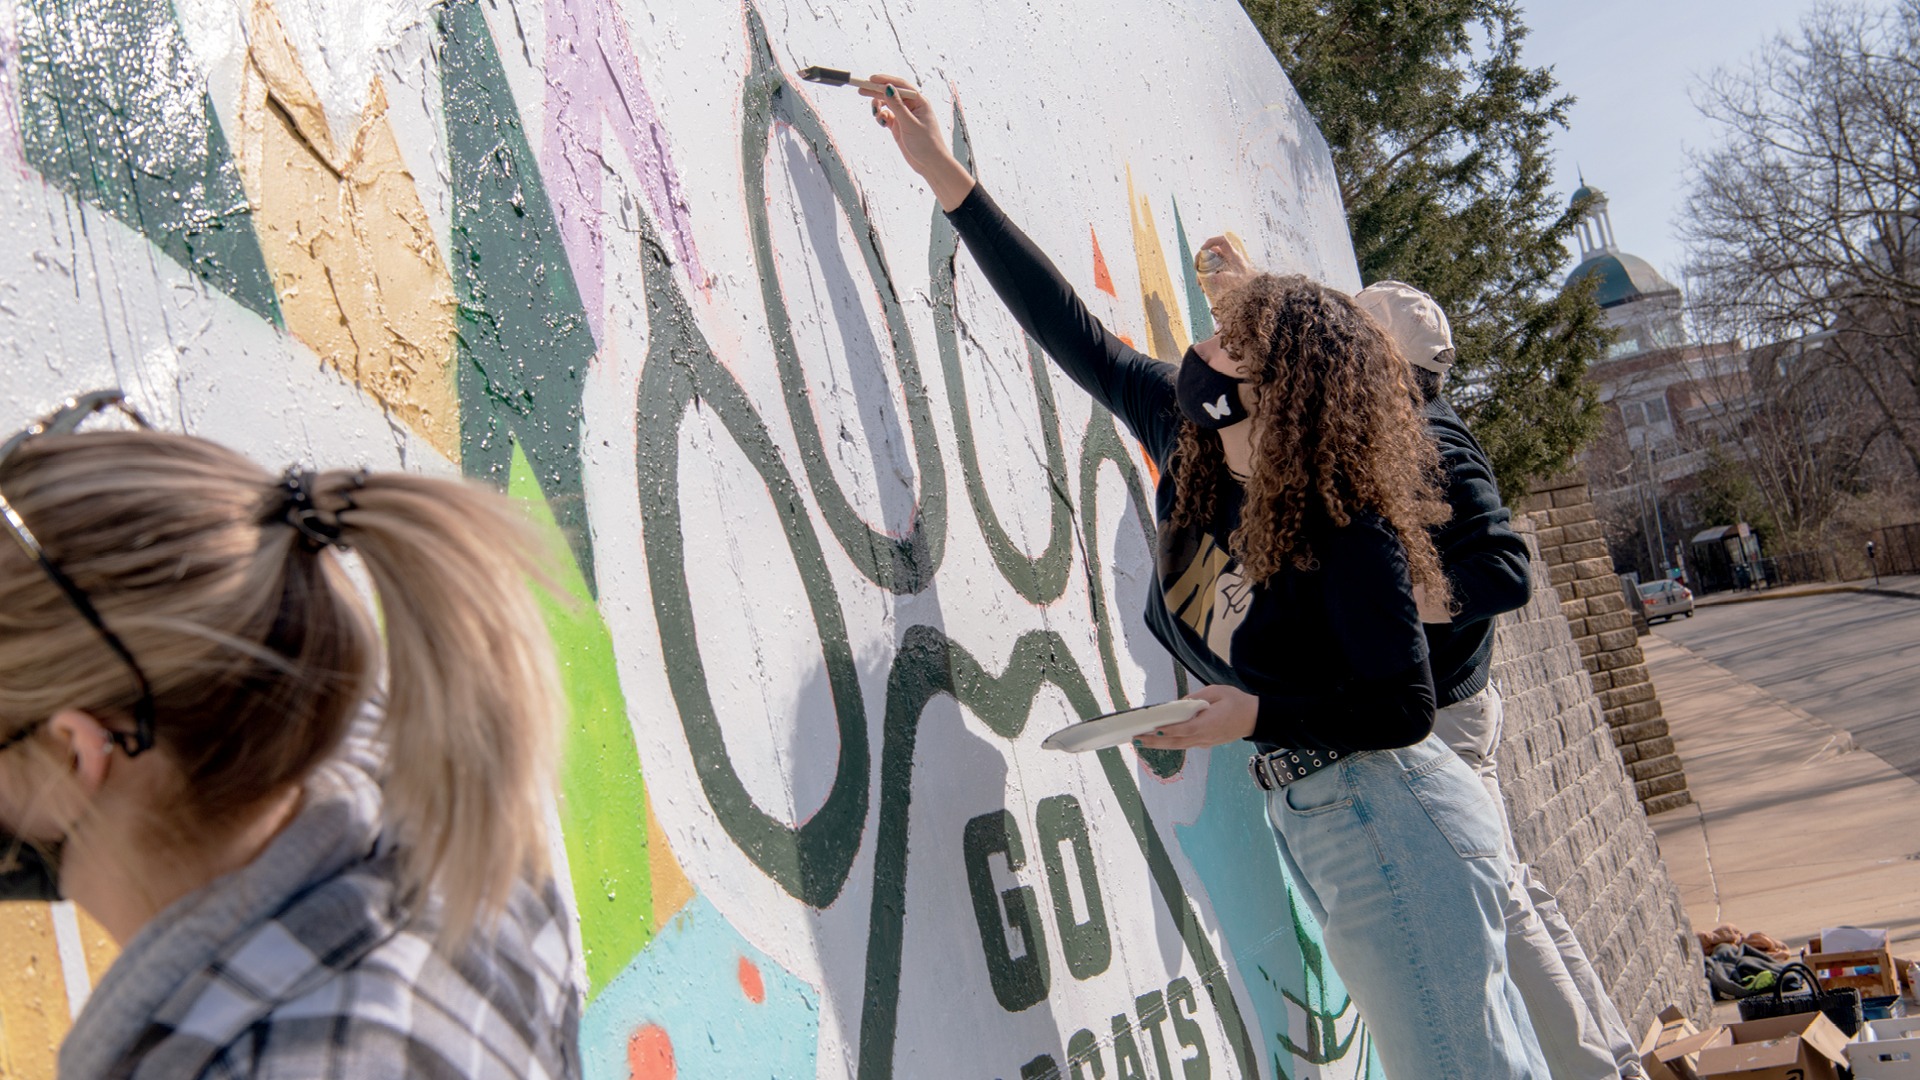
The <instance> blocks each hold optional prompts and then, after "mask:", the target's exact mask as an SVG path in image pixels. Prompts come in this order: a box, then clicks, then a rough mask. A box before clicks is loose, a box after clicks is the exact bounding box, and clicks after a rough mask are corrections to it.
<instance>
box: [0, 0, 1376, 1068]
mask: <svg viewBox="0 0 1920 1080" xmlns="http://www.w3.org/2000/svg"><path fill="white" fill-rule="evenodd" d="M816 63H817V64H826V65H831V66H851V67H854V68H857V69H861V70H893V71H897V72H900V73H902V74H904V75H907V76H909V77H911V78H913V79H915V80H917V81H918V82H919V83H920V84H921V85H923V86H926V87H929V88H930V91H931V92H932V94H933V95H934V97H935V98H936V99H937V100H938V102H939V109H940V115H941V117H942V123H943V124H945V125H947V126H948V127H949V128H950V130H951V132H952V135H953V138H954V140H955V142H956V144H957V146H958V147H959V148H960V150H961V152H962V153H963V154H966V155H968V156H969V157H970V159H971V160H972V161H973V162H974V163H975V164H976V165H977V168H978V171H979V173H980V175H981V176H982V177H983V179H984V181H985V183H987V184H988V185H989V186H991V187H992V188H993V189H994V191H995V192H996V194H997V196H998V197H999V199H1000V200H1001V201H1002V203H1003V204H1005V205H1006V206H1007V207H1008V208H1009V210H1010V211H1011V212H1012V213H1014V214H1015V215H1016V216H1017V218H1018V219H1020V220H1021V221H1022V222H1023V223H1024V224H1025V225H1026V226H1027V227H1028V228H1029V229H1030V231H1032V232H1033V234H1034V235H1035V237H1036V238H1037V239H1038V240H1039V242H1040V243H1041V244H1042V245H1043V246H1044V247H1045V248H1046V249H1047V250H1049V251H1050V252H1051V253H1052V254H1053V256H1054V257H1055V259H1056V260H1057V261H1058V262H1059V263H1060V264H1061V266H1062V267H1063V268H1064V270H1065V271H1066V273H1067V274H1068V276H1069V277H1070V278H1072V279H1073V280H1074V281H1075V282H1076V284H1077V285H1078V286H1079V287H1080V289H1081V290H1082V292H1083V293H1084V294H1085V295H1086V296H1087V297H1088V298H1089V301H1090V302H1091V304H1092V305H1093V306H1094V308H1095V309H1096V311H1097V313H1098V314H1099V315H1100V316H1101V317H1102V318H1104V319H1106V320H1107V321H1108V323H1109V325H1111V326H1113V327H1115V328H1116V329H1117V330H1118V331H1119V332H1122V333H1124V334H1126V335H1128V336H1129V337H1130V338H1131V339H1132V340H1134V341H1136V342H1138V343H1140V344H1142V345H1143V347H1146V348H1148V349H1149V350H1150V351H1152V352H1153V353H1155V354H1156V355H1159V356H1161V357H1163V358H1166V359H1174V358H1176V357H1177V356H1178V354H1179V352H1180V351H1182V350H1183V349H1184V348H1185V346H1186V344H1187V343H1188V342H1189V341H1191V340H1193V339H1194V338H1196V337H1201V336H1205V335H1206V334H1209V333H1210V332H1211V326H1210V320H1209V316H1208V313H1207V310H1206V305H1205V303H1204V300H1203V299H1201V297H1200V296H1199V292H1198V288H1197V285H1196V283H1195V281H1194V279H1193V277H1192V275H1191V272H1190V270H1189V269H1188V268H1189V267H1190V254H1191V249H1192V247H1193V245H1194V244H1195V243H1197V242H1198V240H1199V239H1200V238H1201V237H1202V236H1204V235H1207V234H1209V233H1211V232H1214V231H1219V230H1222V229H1227V228H1232V229H1234V230H1236V231H1238V232H1239V233H1240V234H1242V235H1243V236H1245V237H1247V238H1248V240H1249V242H1250V245H1251V246H1252V247H1253V249H1254V253H1255V255H1256V257H1259V258H1262V259H1264V260H1265V261H1266V262H1267V263H1268V264H1269V265H1271V266H1274V267H1276V268H1282V269H1291V270H1299V271H1303V272H1306V273H1310V274H1314V275H1317V276H1320V277H1322V278H1324V279H1326V280H1328V281H1330V282H1332V283H1333V284H1335V285H1338V286H1342V287H1349V288H1350V287H1353V286H1355V285H1357V284H1358V279H1357V274H1356V271H1355V268H1354V264H1353V260H1352V254H1351V251H1350V249H1349V248H1348V246H1347V241H1346V231H1345V224H1344V220H1343V218H1342V215H1341V212H1340V208H1339V203H1338V196H1337V192H1336V190H1335V187H1334V183H1333V180H1332V177H1331V173H1330V167H1329V164H1328V161H1327V157H1326V154H1325V151H1324V148H1323V147H1322V144H1321V143H1320V141H1319V137H1318V135H1317V134H1316V133H1315V132H1314V130H1313V128H1312V125H1311V123H1310V121H1309V120H1308V119H1307V118H1306V116H1305V115H1304V113H1303V111H1302V109H1301V107H1300V105H1299V102H1298V100H1297V98H1295V96H1294V95H1293V93H1292V91H1291V89H1290V88H1289V87H1288V85H1287V83H1286V81H1285V79H1284V77H1283V76H1282V74H1281V72H1280V70H1279V69H1278V68H1277V66H1275V64H1274V63H1273V61H1272V60H1271V58H1270V56H1269V55H1268V54H1267V52H1266V50H1265V48H1264V47H1263V46H1262V44H1261V43H1260V41H1259V39H1258V38H1257V36H1256V35H1255V34H1254V32H1253V30H1252V29H1251V27H1250V26H1248V25H1247V23H1246V21H1245V18H1244V16H1242V15H1241V13H1240V10H1239V8H1238V6H1237V5H1236V4H1234V3H1233V2H1232V0H1198V2H1196V0H1063V2H1060V3H1055V4H1047V5H1028V4H1008V3H996V2H992V0H947V2H943V3H940V4H928V3H920V2H906V3H884V2H882V0H846V2H835V3H831V4H816V3H803V2H800V0H791V2H783V0H755V2H752V3H748V4H745V5H744V6H743V5H742V4H740V3H736V2H733V0H700V2H698V3H689V2H686V0H453V2H450V3H444V4H439V5H429V4H426V3H423V2H421V0H175V2H174V3H173V4H171V5H169V4H167V3H165V2H164V0H163V2H158V3H156V2H152V0H17V2H15V3H14V4H12V5H10V6H9V7H8V8H7V10H6V11H5V14H4V15H0V82H3V83H4V85H3V86H0V215H4V221H5V224H6V231H7V233H8V239H7V242H6V243H4V244H0V371H4V380H3V381H0V387H3V389H0V422H4V424H5V425H6V426H8V427H12V426H14V425H17V424H20V423H24V422H25V421H26V420H27V419H28V418H29V417H30V416H31V415H32V414H33V413H35V412H37V411H39V410H41V409H42V408H44V407H45V406H47V405H48V404H49V403H51V402H53V401H54V400H56V399H58V398H60V397H62V396H65V395H67V394H69V393H71V392H74V391H76V390H81V389H86V388H91V387H96V386H101V385H121V386H124V387H127V388H128V389H129V390H130V391H131V392H132V393H133V395H134V396H135V397H136V398H137V399H138V401H139V402H140V404H141V405H142V406H143V407H144V408H145V409H146V410H147V411H148V412H149V413H150V415H153V416H155V417H156V418H157V419H158V420H159V421H161V422H162V423H164V424H167V425H169V426H174V427H178V428H184V429H186V430H191V431H195V432H199V433H201V434H205V435H208V436H211V437H213V438H217V439H220V440H223V441H227V442H230V443H233V444H236V445H238V446H240V447H242V448H244V449H246V450H247V451H249V452H250V453H252V454H253V455H254V456H255V457H256V458H258V459H259V460H261V461H262V462H264V463H266V464H268V465H269V466H271V467H276V468H277V467H279V466H280V465H282V464H285V463H288V462H294V461H313V462H321V463H326V464H330V465H333V464H354V463H358V464H365V465H368V466H371V467H375V468H394V467H403V468H410V469H417V470H422V471H427V472H433V473H442V474H455V473H463V474H465V475H468V476H472V477H477V478H481V479H483V480H485V481H487V482H489V483H493V484H496V485H499V486H500V487H502V488H504V489H506V490H508V491H510V492H512V493H513V494H514V495H516V496H517V497H519V498H522V499H524V500H525V502H526V503H527V504H528V506H529V507H530V508H531V509H532V510H533V512H534V513H536V514H537V515H539V516H540V517H541V518H542V519H543V520H545V521H548V522H550V523H551V525H552V527H553V528H554V530H555V534H556V536H557V537H559V538H560V539H561V541H562V543H560V544H558V545H557V547H559V548H560V549H561V550H564V552H566V553H567V554H568V555H569V556H570V559H571V562H570V565H569V567H568V568H567V572H566V575H565V576H566V583H567V584H568V586H569V588H570V589H571V591H572V592H573V593H574V594H575V595H576V597H578V598H579V599H580V600H581V601H583V602H582V603H581V604H578V605H575V606H572V607H569V606H565V605H555V606H554V607H553V609H552V614H551V619H552V625H553V629H554V632H555V636H556V638H557V640H558V642H559V647H560V649H561V651H562V654H563V659H564V661H565V664H566V672H567V679H568V690H569V693H570V695H571V700H572V706H573V717H574V723H573V728H572V732H571V737H570V745H569V756H568V763H567V766H566V768H567V772H566V776H565V781H564V800H563V804H562V805H561V806H560V808H559V820H560V822H561V826H562V832H563V835H564V856H565V857H564V866H565V873H566V875H567V877H568V878H569V879H570V881H571V883H572V885H573V890H574V894H575V896H576V898H577V900H578V902H579V908H580V935H581V943H582V946H583V952H584V956H585V969H586V971H585V973H586V976H587V978H588V981H589V983H590V985H591V997H590V1001H589V1003H588V1007H587V1009H586V1014H585V1022H584V1031H583V1041H584V1044H585V1051H586V1057H587V1062H588V1074H589V1075H590V1076H593V1077H602V1078H604V1077H629V1076H631V1077H635V1078H640V1080H661V1078H666V1077H686V1078H694V1077H722V1076H725V1077H747V1076H769V1077H782V1078H785V1077H800V1076H815V1075H817V1076H821V1077H842V1076H858V1077H862V1078H880V1077H889V1076H902V1077H908V1076H979V1077H999V1078H1013V1077H1022V1078H1032V1077H1073V1078H1076V1080H1106V1078H1109V1077H1111V1078H1114V1080H1127V1078H1139V1080H1147V1078H1156V1080H1171V1078H1173V1077H1181V1078H1185V1080H1197V1078H1201V1077H1208V1076H1217V1077H1253V1076H1265V1077H1289V1078H1298V1077H1313V1076H1324V1077H1343V1078H1344V1077H1359V1076H1367V1075H1372V1074H1375V1073H1376V1072H1377V1069H1376V1068H1375V1066H1374V1065H1373V1064H1372V1062H1371V1058H1370V1055H1369V1053H1368V1052H1367V1040H1366V1036H1365V1033H1364V1030H1363V1029H1362V1028H1361V1027H1360V1026H1359V1025H1358V1023H1357V1018H1356V1016H1355V1013H1354V1010H1353V1009H1352V1007H1351V1005H1350V1003H1349V1001H1348V999H1347V997H1346V994H1345V992H1344V990H1343V989H1342V987H1341V985H1340V983H1339V981H1338V979H1337V977H1336V976H1335V975H1334V973H1333V972H1332V970H1331V969H1330V968H1329V967H1328V966H1327V965H1326V964H1325V963H1324V961H1323V959H1322V957H1321V954H1320V950H1319V946H1318V943H1317V942H1318V938H1317V932H1316V931H1315V929H1314V928H1313V927H1312V926H1311V924H1310V920H1309V919H1308V917H1307V916H1306V915H1305V913H1304V910H1303V908H1302V906H1301V905H1300V904H1299V903H1297V902H1296V901H1295V900H1294V898H1293V897H1292V896H1291V895H1290V893H1289V890H1288V886H1287V884H1286V882H1285V880H1284V878H1283V876H1282V874H1281V871H1280V869H1279V866H1278V863H1277V859H1276V857H1275V855H1274V852H1273V847H1272V841H1271V837H1270V834H1269V833H1268V832H1267V830H1266V827H1265V824H1264V821H1263V819H1262V817H1261V805H1260V801H1259V799H1258V797H1257V795H1258V793H1257V792H1256V791H1255V789H1254V788H1253V787H1252V785H1251V782H1250V781H1249V780H1248V778H1247V776H1246V772H1245V769H1244V767H1243V761H1244V752H1243V751H1242V750H1241V749H1239V748H1236V747H1225V748H1221V749H1220V750H1217V751H1214V752H1212V753H1207V754H1189V755H1183V754H1135V753H1133V752H1131V751H1105V752H1102V753H1100V754H1097V755H1090V756H1086V757H1066V756H1062V755H1057V754H1054V753H1051V752H1048V751H1045V750H1042V749H1041V748H1040V745H1039V744H1040V740H1041V739H1042V738H1043V737H1044V736H1045V735H1047V734H1048V733H1049V732H1051V731H1052V730H1054V729H1055V728H1057V727H1059V726H1061V725H1063V724H1065V723H1067V722H1069V721H1070V720H1072V719H1074V718H1077V717H1082V716H1088V715H1093V714H1096V713H1099V712H1104V711H1107V710H1110V709H1114V708H1118V707H1124V706H1127V705H1130V704H1141V703H1144V702H1148V701H1154V700H1161V699H1165V698H1169V697H1173V696H1176V695H1178V694H1179V693H1181V692H1183V690H1184V688H1185V684H1184V680H1183V678H1182V677H1181V676H1180V675H1179V673H1178V672H1176V671H1175V670H1174V668H1173V666H1172V664H1171V662H1170V661H1169V659H1168V658H1167V657H1166V655H1165V654H1164V653H1163V652H1162V651H1161V650H1160V649H1159V648H1158V647H1157V646H1156V645H1155V644H1154V643H1153V642H1152V640H1151V639H1150V637H1149V636H1148V635H1147V633H1146V631H1145V628H1144V626H1143V624H1142V622H1141V619H1140V614H1139V613H1140V610H1141V606H1142V598H1143V595H1144V593H1143V590H1144V589H1146V588H1147V587H1148V578H1149V572H1148V566H1149V560H1148V555H1147V553H1148V552H1149V551H1150V550H1151V532H1152V528H1153V526H1152V522H1151V519H1150V516H1149V514H1148V512H1147V511H1146V509H1144V507H1145V505H1146V504H1145V498H1146V492H1147V490H1148V488H1149V486H1150V484H1151V477H1152V473H1153V469H1154V465H1153V463H1152V462H1150V461H1147V460H1145V459H1143V457H1142V456H1141V455H1140V453H1139V450H1138V447H1137V446H1136V445H1135V444H1134V443H1133V442H1132V441H1131V439H1130V438H1129V437H1128V436H1126V435H1125V434H1124V433H1123V432H1121V431H1120V430H1119V429H1118V427H1117V426H1116V424H1115V422H1114V420H1113V419H1112V418H1111V417H1110V416H1108V415H1106V414H1105V413H1104V412H1103V411H1100V410H1097V409H1095V408H1093V407H1092V406H1091V405H1090V403H1089V401H1088V400H1087V399H1086V397H1085V396H1084V395H1083V394H1081V393H1080V392H1079V391H1078V390H1077V389H1074V388H1073V387H1071V386H1069V385H1065V384H1063V383H1061V382H1060V381H1059V380H1057V379H1056V378H1055V377H1054V376H1053V375H1052V374H1051V373H1050V372H1049V370H1048V369H1047V367H1046V365H1045V363H1044V362H1043V361H1042V359H1041V358H1040V357H1038V356H1037V355H1036V354H1035V353H1034V351H1033V350H1032V349H1031V348H1030V347H1029V346H1028V344H1027V343H1026V342H1025V341H1024V340H1023V338H1022V335H1021V334H1020V333H1019V331H1018V329H1017V327H1016V326H1015V325H1014V324H1013V322H1012V320H1011V319H1010V318H1009V317H1008V316H1007V315H1006V314H1005V312H1004V311H1003V310H1002V309H1001V307H1000V306H999V305H998V303H997V302H996V301H995V299H994V298H993V296H992V295H991V292H990V291H989V290H988V289H987V287H986V286H985V284H984V282H983V281H982V280H981V279H980V277H979V275H978V273H977V271H976V270H975V269H974V268H973V267H972V266H971V264H970V263H969V261H968V259H967V257H966V255H965V254H964V253H963V252H956V242H955V238H954V236H953V234H952V232H951V231H950V230H949V229H948V227H947V226H946V224H945V221H944V219H943V218H942V217H941V216H940V215H939V214H938V213H937V212H936V210H935V207H934V204H933V201H932V199H931V197H930V196H929V195H928V194H927V193H926V191H925V189H924V187H923V186H922V185H920V184H919V183H918V181H917V180H916V179H915V178H914V177H912V176H911V175H910V174H909V173H908V172H907V171H906V170H905V168H904V167H903V166H902V165H901V164H900V163H899V161H898V159H897V156H896V155H895V153H894V151H893V149H892V147H891V146H890V145H889V141H888V138H887V136H886V135H885V133H883V132H881V131H880V130H879V129H878V128H876V127H874V126H873V125H872V122H871V120H870V119H869V117H868V114H867V110H866V108H865V105H864V103H863V102H861V101H860V100H859V99H857V98H856V97H854V96H853V94H852V92H851V91H849V90H844V89H830V88H823V87H818V86H813V85H810V84H804V83H800V82H798V81H797V79H796V77H795V75H794V72H795V71H796V70H797V69H798V68H800V67H802V66H804V65H807V64H816ZM108 956H109V951H108V950H107V948H106V947H105V945H104V944H103V943H102V942H101V941H100V939H99V935H98V934H97V932H95V931H93V930H91V929H90V928H89V927H88V926H87V925H86V924H85V922H84V919H80V918H76V916H75V914H74V913H73V912H72V910H71V909H70V908H65V907H54V908H51V909H49V908H44V907H41V908H24V909H21V910H17V911H10V912H8V913H6V914H5V915H4V916H0V963H4V965H5V967H6V969H7V971H8V972H9V978H8V980H7V981H6V983H5V985H4V987H0V1074H4V1075H5V1076H9V1077H11V1076H20V1077H38V1076H46V1075H50V1072H51V1061H52V1058H51V1055H52V1049H53V1047H54V1045H55V1044H56V1043H57V1040H58V1037H59V1034H60V1032H61V1030H62V1029H63V1028H64V1025H65V1021H66V1018H67V1017H68V1016H69V1015H70V1013H71V1010H73V1009H76V1008H77V1007H78V1006H79V1004H80V1003H81V1002H83V1001H84V998H85V994H86V991H87V987H88V986H89V985H90V979H91V978H92V977H94V976H97V975H98V974H99V972H100V971H101V969H102V966H103V964H104V963H106V962H107V960H108ZM22 970H24V971H27V972H29V974H30V975H31V978H28V979H25V980H21V979H15V978H13V977H12V973H14V972H16V971H22Z"/></svg>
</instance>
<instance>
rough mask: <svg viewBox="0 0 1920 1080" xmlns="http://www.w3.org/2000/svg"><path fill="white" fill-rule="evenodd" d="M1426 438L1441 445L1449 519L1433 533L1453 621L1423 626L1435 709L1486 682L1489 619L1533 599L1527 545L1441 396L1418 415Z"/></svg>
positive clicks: (1489, 471) (1488, 469) (1482, 459)
mask: <svg viewBox="0 0 1920 1080" xmlns="http://www.w3.org/2000/svg"><path fill="white" fill-rule="evenodd" d="M1422 418H1423V419H1425V420H1426V423H1427V434H1428V435H1429V436H1431V437H1432V439H1433V441H1434V442H1435V444H1437V445H1438V446H1439V448H1440V464H1441V467H1442V468H1443V470H1444V471H1445V473H1446V477H1447V503H1448V504H1449V505H1450V506H1452V508H1453V517H1452V518H1450V519H1449V520H1448V521H1447V523H1446V524H1445V525H1442V526H1440V527H1439V528H1437V529H1434V530H1433V534H1432V535H1433V546H1434V548H1435V549H1436V550H1437V551H1439V553H1440V567H1441V569H1442V570H1444V571H1445V572H1446V575H1447V584H1448V585H1449V586H1451V588H1452V590H1453V621H1452V622H1450V623H1440V624H1429V625H1428V626H1427V651H1428V653H1429V654H1430V655H1431V657H1432V664H1433V686H1434V690H1435V691H1436V693H1437V694H1438V703H1439V704H1440V705H1443V706H1444V705H1451V704H1453V703H1454V702H1456V701H1464V700H1466V699H1467V698H1470V697H1472V696H1473V695H1475V694H1477V693H1479V692H1480V691H1481V689H1482V688H1484V687H1485V686H1486V685H1487V673H1488V669H1489V668H1491V667H1492V663H1491V661H1492V658H1493V618H1494V616H1496V615H1500V614H1503V613H1505V612H1508V611H1515V610H1518V609H1519V608H1522V607H1525V606H1526V603H1527V598H1528V597H1529V596H1530V595H1532V589H1533V579H1532V577H1531V574H1530V573H1529V565H1528V564H1529V557H1528V555H1527V545H1526V542H1525V541H1523V540H1521V539H1520V537H1519V536H1518V535H1516V534H1515V533H1514V531H1513V528H1512V526H1511V525H1510V524H1509V522H1511V521H1512V520H1513V515H1512V514H1511V513H1510V512H1509V511H1508V510H1507V508H1506V505H1505V504H1504V503H1502V502H1501V501H1500V485H1499V483H1498V482H1497V481H1496V480H1495V479H1494V476H1493V466H1492V465H1491V464H1489V463H1488V462H1487V454H1486V451H1484V450H1482V449H1480V443H1479V442H1478V441H1477V440H1476V439H1474V437H1473V433H1472V432H1470V431H1468V430H1467V425H1466V424H1465V423H1464V422H1462V421H1461V419H1460V414H1459V413H1456V412H1454V411H1453V406H1452V405H1449V404H1448V403H1447V399H1445V398H1442V397H1436V398H1434V399H1433V400H1432V401H1429V402H1427V405H1426V408H1425V409H1424V410H1422Z"/></svg>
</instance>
